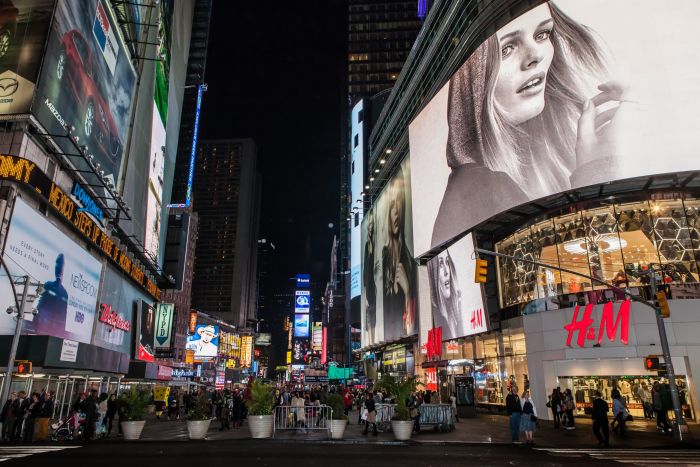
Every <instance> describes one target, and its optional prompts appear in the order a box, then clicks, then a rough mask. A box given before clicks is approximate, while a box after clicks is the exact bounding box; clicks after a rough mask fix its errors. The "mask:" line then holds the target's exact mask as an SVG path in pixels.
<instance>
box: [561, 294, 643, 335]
mask: <svg viewBox="0 0 700 467" xmlns="http://www.w3.org/2000/svg"><path fill="white" fill-rule="evenodd" d="M630 307H631V302H630V301H629V300H625V301H623V302H620V303H619V308H618V310H617V315H616V316H614V315H615V313H614V311H615V304H613V302H608V303H606V304H605V305H603V312H602V313H601V315H600V322H599V323H595V322H594V319H593V318H592V317H591V315H592V314H593V304H590V303H589V304H588V305H586V308H585V309H584V311H583V316H582V317H581V319H580V320H579V311H580V307H579V306H578V305H576V308H574V316H573V317H572V319H571V322H570V323H569V324H567V325H566V326H564V330H565V331H567V333H568V334H567V336H566V345H567V347H571V340H572V339H573V337H574V334H576V345H578V346H579V347H584V344H585V343H586V341H587V340H589V341H595V342H596V344H598V345H600V344H601V343H602V342H603V336H607V338H608V340H609V341H610V342H615V339H616V338H617V334H618V330H619V331H620V342H622V343H623V344H624V345H627V344H628V343H629V324H630ZM596 324H597V328H596Z"/></svg>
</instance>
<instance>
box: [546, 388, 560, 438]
mask: <svg viewBox="0 0 700 467" xmlns="http://www.w3.org/2000/svg"><path fill="white" fill-rule="evenodd" d="M547 407H549V408H550V409H551V410H552V420H554V428H559V426H560V425H561V413H560V409H561V390H560V389H559V388H556V389H553V390H552V395H551V396H549V403H548V405H547Z"/></svg>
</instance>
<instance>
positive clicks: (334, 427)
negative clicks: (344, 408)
mask: <svg viewBox="0 0 700 467" xmlns="http://www.w3.org/2000/svg"><path fill="white" fill-rule="evenodd" d="M346 426H348V421H347V420H331V439H343V435H344V434H345V427H346Z"/></svg>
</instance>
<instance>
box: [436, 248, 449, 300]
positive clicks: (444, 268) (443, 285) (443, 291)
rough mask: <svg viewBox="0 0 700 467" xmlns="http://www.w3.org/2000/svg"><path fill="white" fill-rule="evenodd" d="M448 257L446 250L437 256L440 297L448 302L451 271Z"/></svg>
mask: <svg viewBox="0 0 700 467" xmlns="http://www.w3.org/2000/svg"><path fill="white" fill-rule="evenodd" d="M450 261H451V260H450V257H449V256H448V255H447V250H445V251H443V252H442V253H440V254H439V255H438V283H439V289H440V296H442V297H443V298H444V299H445V300H449V299H450V296H451V295H452V287H451V286H452V269H451V268H450Z"/></svg>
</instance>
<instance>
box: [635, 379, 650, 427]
mask: <svg viewBox="0 0 700 467" xmlns="http://www.w3.org/2000/svg"><path fill="white" fill-rule="evenodd" d="M637 397H638V398H639V400H641V401H642V407H643V408H644V419H645V420H652V419H653V418H654V407H653V403H652V398H651V391H650V390H649V388H648V387H647V383H646V382H644V381H643V382H642V383H641V384H640V386H639V389H637Z"/></svg>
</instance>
